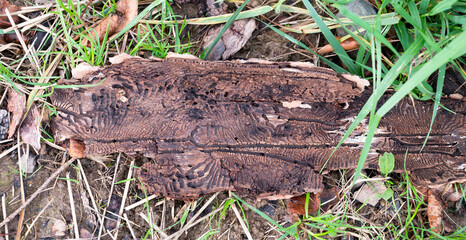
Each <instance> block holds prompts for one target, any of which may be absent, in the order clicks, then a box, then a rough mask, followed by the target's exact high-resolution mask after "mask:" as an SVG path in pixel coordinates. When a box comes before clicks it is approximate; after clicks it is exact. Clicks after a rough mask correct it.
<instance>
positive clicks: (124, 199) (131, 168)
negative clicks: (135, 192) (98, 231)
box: [115, 160, 134, 239]
mask: <svg viewBox="0 0 466 240" xmlns="http://www.w3.org/2000/svg"><path fill="white" fill-rule="evenodd" d="M133 166H134V160H133V161H131V163H130V164H129V171H128V177H127V178H126V180H127V181H126V183H125V190H124V192H123V199H122V200H121V206H120V211H118V220H117V224H116V225H117V229H116V232H115V238H116V239H118V230H119V229H120V227H119V226H120V223H121V216H123V211H124V210H125V202H126V197H127V196H128V192H129V184H130V183H131V181H129V179H131V177H132V176H133V169H134V167H133Z"/></svg>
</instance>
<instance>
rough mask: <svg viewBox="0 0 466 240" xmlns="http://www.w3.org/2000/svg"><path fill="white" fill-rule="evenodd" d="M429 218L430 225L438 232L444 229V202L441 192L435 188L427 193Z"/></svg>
mask: <svg viewBox="0 0 466 240" xmlns="http://www.w3.org/2000/svg"><path fill="white" fill-rule="evenodd" d="M427 202H428V206H427V218H428V219H429V224H430V227H431V228H433V229H432V230H433V231H434V232H436V233H438V234H440V232H441V231H442V218H443V208H444V204H443V201H442V199H441V198H440V194H439V193H438V192H437V191H435V190H429V191H428V193H427Z"/></svg>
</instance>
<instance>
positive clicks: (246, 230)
mask: <svg viewBox="0 0 466 240" xmlns="http://www.w3.org/2000/svg"><path fill="white" fill-rule="evenodd" d="M231 208H232V209H233V212H235V215H236V218H238V221H239V223H240V224H241V227H242V228H243V231H244V233H245V234H246V236H247V237H248V240H252V239H253V238H252V236H251V233H250V232H249V230H248V227H247V226H246V224H245V223H244V220H243V219H242V218H241V215H240V214H239V211H238V208H237V207H236V205H235V204H232V206H231Z"/></svg>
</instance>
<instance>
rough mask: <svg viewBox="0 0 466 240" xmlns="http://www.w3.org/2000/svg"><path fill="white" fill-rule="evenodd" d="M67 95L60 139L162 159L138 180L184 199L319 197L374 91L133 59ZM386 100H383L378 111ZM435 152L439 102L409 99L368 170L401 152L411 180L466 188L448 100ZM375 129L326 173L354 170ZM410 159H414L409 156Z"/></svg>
mask: <svg viewBox="0 0 466 240" xmlns="http://www.w3.org/2000/svg"><path fill="white" fill-rule="evenodd" d="M102 80H105V81H103V83H101V84H100V85H98V86H97V87H92V88H79V89H58V90H56V91H55V93H54V94H53V95H52V96H51V100H52V103H53V104H54V105H55V106H56V107H57V110H58V116H57V117H56V118H55V119H53V131H54V135H55V140H56V141H57V142H58V143H61V144H65V145H66V144H68V146H69V143H70V141H71V142H72V145H74V146H76V144H77V143H79V144H78V145H79V147H78V148H77V149H78V150H76V149H73V151H74V152H75V154H77V153H76V151H78V152H79V153H78V154H77V156H81V157H82V156H90V155H102V154H109V153H113V152H125V153H128V154H144V155H146V156H149V157H151V158H153V162H152V163H146V164H144V165H143V166H142V167H141V169H140V170H139V171H138V177H139V178H140V179H141V181H142V183H143V184H144V187H145V189H146V190H147V191H148V192H149V193H157V194H160V195H164V196H168V197H171V198H176V199H194V198H197V197H199V196H200V195H203V194H207V193H211V192H215V191H220V190H234V191H238V192H240V193H241V194H243V195H248V196H250V197H254V198H269V199H271V198H287V197H292V196H296V195H299V194H302V193H304V192H318V191H320V190H321V189H322V177H321V175H319V174H318V171H319V170H320V169H321V168H322V166H323V164H324V163H325V161H326V160H327V158H328V156H329V155H330V154H331V152H332V151H333V149H334V147H335V146H336V145H337V143H338V142H339V141H340V139H341V138H342V136H343V134H344V133H345V131H346V129H347V128H348V126H349V124H351V121H352V120H353V119H354V117H355V116H356V115H357V113H358V112H359V110H360V109H361V107H362V105H363V104H364V102H365V100H366V99H367V96H368V95H369V94H370V90H364V87H365V86H367V81H366V80H362V79H358V78H356V77H354V76H350V75H340V74H337V73H336V72H334V71H333V70H330V69H326V68H318V67H310V66H308V65H305V64H298V63H254V62H243V63H239V62H207V61H200V60H186V59H169V60H156V61H149V60H143V59H127V60H126V61H124V62H123V63H120V64H114V65H111V66H108V67H106V68H104V69H102V70H99V71H96V72H93V73H90V74H87V75H86V76H85V77H83V78H82V79H73V80H71V81H70V82H69V84H96V83H99V82H101V81H102ZM387 98H388V95H387V96H385V97H384V98H383V99H382V100H381V103H383V102H384V101H385V100H386V99H387ZM442 104H443V106H445V107H446V108H448V109H451V110H452V111H454V112H456V113H452V112H449V111H447V110H445V109H443V108H440V109H439V112H438V115H437V118H436V121H435V123H434V126H433V128H432V132H431V134H430V137H429V141H428V142H427V145H426V146H425V148H424V149H423V151H422V152H421V153H420V152H419V151H420V150H421V146H422V144H423V141H424V139H425V136H426V134H427V132H428V130H429V125H430V122H431V115H432V110H433V104H432V103H431V102H426V101H424V102H421V101H414V102H413V101H410V100H409V99H405V100H403V101H401V102H400V103H399V104H398V105H397V106H396V107H395V108H394V109H392V110H391V111H390V112H389V113H388V114H387V115H386V117H384V119H383V120H382V121H381V122H380V126H379V129H378V131H377V133H376V135H375V138H374V141H373V143H372V148H371V152H370V153H369V157H368V160H367V162H366V167H367V168H374V169H376V168H377V159H378V156H379V154H383V153H384V152H392V153H393V154H394V155H395V158H396V166H395V171H398V172H403V171H404V169H406V170H407V171H408V173H409V174H410V176H411V178H412V180H413V182H415V183H417V184H421V185H427V186H431V185H438V184H444V183H452V182H464V181H466V172H465V164H466V162H465V156H466V143H465V135H466V134H465V133H466V127H465V123H466V104H465V102H464V101H461V100H452V99H445V100H443V101H442ZM366 130H367V125H366V122H364V123H362V124H361V125H360V126H359V128H358V129H356V130H355V131H354V132H353V134H351V136H350V137H349V139H348V140H347V141H346V142H345V143H344V144H343V145H342V146H341V147H340V148H339V149H338V150H337V151H336V153H335V154H334V156H333V157H332V158H331V160H330V161H329V162H328V163H327V165H326V169H328V170H335V169H345V168H354V167H355V166H356V164H357V160H358V157H357V156H359V154H360V150H361V148H362V146H363V143H364V140H365V139H364V132H365V131H366ZM406 152H408V154H407V157H406V161H405V153H406Z"/></svg>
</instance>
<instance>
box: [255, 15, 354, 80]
mask: <svg viewBox="0 0 466 240" xmlns="http://www.w3.org/2000/svg"><path fill="white" fill-rule="evenodd" d="M259 21H260V20H259ZM261 22H262V21H261ZM262 23H263V24H265V25H266V26H267V27H269V28H270V29H272V30H273V31H275V32H276V33H278V34H279V35H280V36H282V37H284V38H285V39H287V40H288V41H290V42H292V43H293V44H296V45H298V46H300V47H302V48H304V49H306V50H307V51H309V52H310V53H312V54H314V55H316V56H318V57H319V59H320V60H322V61H323V62H325V63H326V64H328V65H329V66H330V67H331V68H332V69H333V70H335V71H336V72H338V73H348V71H346V70H345V69H344V68H342V67H340V66H338V65H337V64H335V63H333V62H332V61H330V60H328V59H326V58H324V57H322V56H320V55H319V54H317V53H316V52H314V51H313V50H312V49H310V48H309V47H308V46H306V45H305V44H304V43H302V42H300V41H298V40H296V39H295V38H293V37H292V36H290V35H288V34H286V33H284V32H282V31H281V30H280V29H278V28H276V27H274V26H272V25H270V24H268V23H266V22H262Z"/></svg>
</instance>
